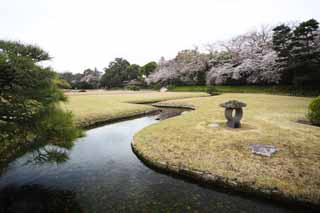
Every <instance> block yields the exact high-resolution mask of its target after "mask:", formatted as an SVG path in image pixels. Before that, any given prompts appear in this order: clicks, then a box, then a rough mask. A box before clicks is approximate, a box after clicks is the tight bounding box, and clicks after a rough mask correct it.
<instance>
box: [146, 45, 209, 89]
mask: <svg viewBox="0 0 320 213" xmlns="http://www.w3.org/2000/svg"><path fill="white" fill-rule="evenodd" d="M207 62H208V57H207V55H205V54H202V53H200V52H199V51H198V50H183V51H180V52H178V54H177V56H176V57H175V58H174V59H172V60H167V61H166V60H164V59H161V60H160V62H159V65H158V66H157V68H156V69H155V71H154V72H152V73H151V74H150V75H149V76H148V78H147V83H149V84H151V83H159V84H161V85H169V84H188V85H204V84H205V77H206V71H207V69H208V68H207Z"/></svg>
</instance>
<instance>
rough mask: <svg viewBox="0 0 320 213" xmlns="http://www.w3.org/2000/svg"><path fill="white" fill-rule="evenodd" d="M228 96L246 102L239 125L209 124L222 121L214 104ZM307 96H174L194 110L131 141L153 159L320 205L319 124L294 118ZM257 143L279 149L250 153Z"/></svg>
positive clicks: (302, 112) (300, 113)
mask: <svg viewBox="0 0 320 213" xmlns="http://www.w3.org/2000/svg"><path fill="white" fill-rule="evenodd" d="M231 99H237V100H240V101H242V102H245V103H247V104H248V106H247V107H246V108H244V118H243V120H242V123H243V124H244V125H243V128H242V129H238V130H232V129H228V128H226V127H225V126H224V125H220V127H219V128H212V127H208V125H209V124H211V123H219V124H222V123H224V122H225V118H224V108H221V107H219V106H218V105H219V104H220V103H223V102H225V101H228V100H231ZM310 101H311V99H309V98H300V97H299V98H298V97H287V96H273V95H259V94H224V95H220V96H214V97H209V98H193V99H184V100H177V101H174V103H175V104H178V105H179V104H192V105H194V106H195V107H196V109H197V110H195V111H192V112H188V113H185V114H183V115H181V116H179V117H175V118H171V119H168V120H165V121H162V122H160V123H157V124H155V125H152V126H149V127H147V128H145V129H143V130H142V131H140V132H139V133H138V134H137V135H136V136H135V138H134V141H135V145H134V146H135V149H136V150H138V152H139V153H141V155H142V156H144V157H146V158H148V159H151V160H152V161H154V162H164V163H167V164H168V165H169V166H175V167H181V168H188V169H190V170H200V171H202V172H205V173H209V174H212V175H215V176H219V177H224V178H225V179H226V180H232V181H233V182H236V183H237V184H239V185H247V186H250V187H252V188H254V189H257V190H261V191H264V190H266V191H268V190H269V191H270V190H271V191H272V190H273V191H274V192H276V193H278V194H280V195H281V196H284V197H288V198H291V199H294V200H301V201H307V202H311V203H317V204H320V178H319V176H320V128H319V127H315V126H309V125H304V124H299V123H297V122H296V121H297V120H299V119H303V118H305V116H306V112H307V106H308V104H309V102H310ZM169 102H170V101H169ZM170 103H171V104H172V101H171V102H170ZM255 143H261V144H269V145H274V146H276V147H277V148H278V149H279V151H278V152H277V153H276V154H274V155H273V156H272V157H271V158H268V157H262V156H257V155H253V154H252V153H251V151H250V149H249V145H250V144H255Z"/></svg>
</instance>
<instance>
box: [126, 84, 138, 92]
mask: <svg viewBox="0 0 320 213" xmlns="http://www.w3.org/2000/svg"><path fill="white" fill-rule="evenodd" d="M127 89H128V90H132V91H139V90H140V87H138V86H135V85H130V86H127Z"/></svg>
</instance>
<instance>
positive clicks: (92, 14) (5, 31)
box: [0, 0, 320, 73]
mask: <svg viewBox="0 0 320 213" xmlns="http://www.w3.org/2000/svg"><path fill="white" fill-rule="evenodd" d="M319 9H320V0H0V39H5V40H18V41H21V42H23V43H31V44H37V45H38V46H40V47H41V48H43V49H45V50H46V51H48V52H49V54H50V55H51V56H52V57H53V59H52V60H51V61H50V62H49V65H50V66H52V67H53V68H54V69H55V70H56V71H58V72H65V71H70V72H73V73H77V72H82V71H83V70H84V69H86V68H94V67H96V68H98V69H99V70H102V68H104V67H106V66H108V64H109V63H110V61H112V60H113V59H114V58H116V57H122V58H125V59H127V60H128V61H129V62H130V63H136V64H139V65H143V64H145V63H147V62H149V61H159V59H160V57H162V56H163V57H165V58H166V59H170V58H173V57H174V56H175V55H176V53H177V52H178V51H180V50H183V49H190V48H194V47H195V46H199V47H202V46H203V45H204V44H206V43H213V42H215V41H221V40H226V39H229V38H231V37H233V36H236V35H238V34H241V33H245V32H247V31H250V30H253V29H255V28H258V27H259V26H261V25H276V24H279V23H283V22H291V21H294V22H296V21H304V20H308V19H310V18H315V19H317V20H318V21H320V13H319Z"/></svg>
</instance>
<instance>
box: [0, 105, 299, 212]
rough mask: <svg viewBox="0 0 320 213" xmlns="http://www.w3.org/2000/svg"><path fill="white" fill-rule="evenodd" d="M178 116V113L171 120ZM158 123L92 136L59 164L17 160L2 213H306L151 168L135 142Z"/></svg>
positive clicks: (104, 129) (0, 190)
mask: <svg viewBox="0 0 320 213" xmlns="http://www.w3.org/2000/svg"><path fill="white" fill-rule="evenodd" d="M169 110H170V109H169ZM173 111H174V110H173ZM165 112H166V113H167V114H168V111H166V110H165ZM180 113H181V110H180V111H179V110H178V111H177V109H175V111H174V113H173V114H172V113H171V115H170V116H172V115H177V114H180ZM169 114H170V113H169ZM162 115H163V113H162ZM170 116H169V117H170ZM160 117H161V116H160ZM158 118H159V115H152V116H146V117H142V118H137V119H134V120H128V121H122V122H118V123H113V124H108V125H105V126H101V127H97V128H94V129H91V130H88V131H87V132H86V136H85V137H83V138H80V139H78V140H77V141H76V142H75V145H74V147H73V148H72V150H70V151H69V160H67V161H66V162H64V163H61V164H55V163H42V164H33V163H27V162H29V161H30V159H31V158H32V157H33V155H32V153H27V154H26V155H24V156H23V157H20V158H19V159H17V160H15V161H14V162H12V163H11V164H10V165H9V167H8V168H7V170H6V171H5V173H4V174H3V175H2V176H1V177H0V213H4V212H19V213H20V212H21V213H28V212H32V213H37V212H89V213H91V212H259V213H261V212H305V211H303V210H299V209H288V208H287V207H284V206H279V205H275V204H274V203H272V202H269V201H261V200H256V199H253V198H248V197H246V196H240V195H237V194H234V193H228V192H223V191H221V190H220V191H219V190H213V189H208V188H204V187H201V186H198V185H197V184H194V183H190V182H188V181H185V180H183V179H180V178H175V177H172V176H170V175H166V174H162V173H159V172H156V171H154V170H152V169H150V168H148V167H147V166H145V165H144V164H143V163H142V162H141V161H140V160H139V159H138V158H137V157H136V156H135V154H134V153H133V152H132V150H131V141H132V138H133V135H134V134H135V133H136V132H138V131H139V130H141V129H143V128H144V127H147V126H149V125H152V124H155V123H157V122H159V120H158ZM160 120H161V119H160Z"/></svg>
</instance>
